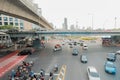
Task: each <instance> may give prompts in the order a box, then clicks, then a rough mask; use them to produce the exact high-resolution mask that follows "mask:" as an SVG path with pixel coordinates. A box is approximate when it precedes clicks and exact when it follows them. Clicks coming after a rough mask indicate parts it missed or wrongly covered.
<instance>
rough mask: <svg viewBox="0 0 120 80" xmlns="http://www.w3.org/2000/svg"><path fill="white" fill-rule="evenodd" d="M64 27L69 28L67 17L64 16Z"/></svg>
mask: <svg viewBox="0 0 120 80" xmlns="http://www.w3.org/2000/svg"><path fill="white" fill-rule="evenodd" d="M63 29H65V30H67V29H68V24H67V18H64V23H63Z"/></svg>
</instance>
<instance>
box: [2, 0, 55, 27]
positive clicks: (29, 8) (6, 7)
mask: <svg viewBox="0 0 120 80" xmlns="http://www.w3.org/2000/svg"><path fill="white" fill-rule="evenodd" d="M0 14H5V15H9V16H13V17H16V18H19V19H23V20H26V21H29V22H31V23H34V24H37V25H40V26H41V27H43V28H47V29H53V28H52V26H51V25H50V23H49V22H48V21H47V20H46V19H45V18H44V17H42V16H41V15H40V13H39V12H38V8H36V7H35V4H33V3H32V2H30V0H0Z"/></svg>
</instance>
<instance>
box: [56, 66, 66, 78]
mask: <svg viewBox="0 0 120 80" xmlns="http://www.w3.org/2000/svg"><path fill="white" fill-rule="evenodd" d="M65 74H66V65H62V67H61V69H60V72H59V74H58V76H57V78H56V80H64V78H65Z"/></svg>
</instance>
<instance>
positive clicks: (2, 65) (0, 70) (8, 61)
mask: <svg viewBox="0 0 120 80" xmlns="http://www.w3.org/2000/svg"><path fill="white" fill-rule="evenodd" d="M18 52H19V51H18V50H16V51H14V52H12V53H10V54H8V55H6V56H4V57H2V58H0V77H2V76H3V75H4V74H5V73H6V72H7V71H9V70H10V69H11V68H13V67H14V66H15V65H17V64H18V63H19V62H21V61H22V60H24V59H25V58H26V57H27V56H17V55H16V54H17V53H18Z"/></svg>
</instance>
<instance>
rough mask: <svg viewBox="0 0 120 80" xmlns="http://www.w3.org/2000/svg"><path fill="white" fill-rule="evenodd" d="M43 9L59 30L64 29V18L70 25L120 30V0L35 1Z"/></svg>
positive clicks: (47, 17)
mask: <svg viewBox="0 0 120 80" xmlns="http://www.w3.org/2000/svg"><path fill="white" fill-rule="evenodd" d="M33 1H34V2H35V3H38V4H39V7H40V8H42V14H43V16H44V17H45V18H46V19H47V20H48V21H49V22H52V23H53V24H54V25H55V26H56V27H57V28H62V23H63V21H64V17H66V18H67V19H68V25H69V26H70V25H71V24H74V25H76V22H78V25H79V26H80V27H83V26H84V27H88V26H92V17H93V27H94V28H109V29H110V28H114V27H115V17H116V28H120V0H33Z"/></svg>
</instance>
